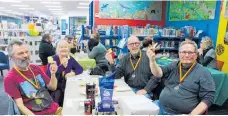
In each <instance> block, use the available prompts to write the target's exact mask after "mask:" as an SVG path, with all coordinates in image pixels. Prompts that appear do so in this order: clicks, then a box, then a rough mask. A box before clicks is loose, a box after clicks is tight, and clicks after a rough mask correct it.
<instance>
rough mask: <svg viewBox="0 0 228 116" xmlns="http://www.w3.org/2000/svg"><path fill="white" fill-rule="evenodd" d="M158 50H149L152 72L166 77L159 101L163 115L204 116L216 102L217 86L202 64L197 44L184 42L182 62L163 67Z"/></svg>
mask: <svg viewBox="0 0 228 116" xmlns="http://www.w3.org/2000/svg"><path fill="white" fill-rule="evenodd" d="M154 51H155V48H154V47H151V48H150V49H149V50H148V51H147V55H148V57H149V59H150V67H151V72H152V73H153V74H154V75H155V76H156V77H160V78H161V77H164V78H166V82H165V88H164V89H163V90H162V92H161V94H160V98H159V102H156V103H157V104H158V105H159V107H160V111H161V112H160V114H161V115H162V114H164V115H167V114H168V115H171V114H192V115H199V114H203V113H204V112H205V111H206V110H207V108H208V107H209V106H210V105H211V104H212V103H213V98H214V95H215V83H214V80H213V78H212V75H211V74H210V72H209V71H208V70H207V69H205V68H204V67H203V66H202V65H200V64H198V63H197V61H196V59H197V45H196V43H195V42H193V41H184V42H182V43H181V44H180V47H179V58H180V61H178V62H173V63H172V64H170V65H168V66H164V67H159V66H158V64H157V63H156V60H155V52H154Z"/></svg>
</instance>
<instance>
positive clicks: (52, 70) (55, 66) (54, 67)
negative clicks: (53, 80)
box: [50, 61, 58, 75]
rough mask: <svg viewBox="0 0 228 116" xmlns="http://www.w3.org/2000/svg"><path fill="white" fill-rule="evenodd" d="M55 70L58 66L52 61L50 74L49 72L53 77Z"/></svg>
mask: <svg viewBox="0 0 228 116" xmlns="http://www.w3.org/2000/svg"><path fill="white" fill-rule="evenodd" d="M57 70H58V66H57V64H56V61H53V62H52V63H51V64H50V72H51V75H55V73H56V72H57Z"/></svg>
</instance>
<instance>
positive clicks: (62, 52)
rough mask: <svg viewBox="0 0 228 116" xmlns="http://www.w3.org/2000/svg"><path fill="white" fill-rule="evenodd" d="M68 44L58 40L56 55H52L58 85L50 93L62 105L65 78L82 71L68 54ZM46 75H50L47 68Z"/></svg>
mask: <svg viewBox="0 0 228 116" xmlns="http://www.w3.org/2000/svg"><path fill="white" fill-rule="evenodd" d="M68 46H69V44H68V42H67V41H66V40H60V41H59V43H58V45H57V48H56V55H54V56H53V57H52V58H53V60H54V61H56V63H57V66H58V70H57V72H56V76H57V79H58V86H57V91H56V92H54V93H52V96H53V99H54V101H56V102H58V103H59V105H60V106H62V103H63V97H64V91H65V87H66V79H67V78H68V77H72V76H75V75H78V74H81V73H82V72H83V68H82V66H81V65H79V63H78V62H77V61H76V60H75V59H74V58H73V57H71V56H70V48H69V47H68ZM47 75H49V76H50V70H49V68H48V71H47Z"/></svg>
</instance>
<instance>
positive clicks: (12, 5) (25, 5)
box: [12, 4, 29, 7]
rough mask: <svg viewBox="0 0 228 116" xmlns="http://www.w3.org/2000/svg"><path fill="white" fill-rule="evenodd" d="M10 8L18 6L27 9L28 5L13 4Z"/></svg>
mask: <svg viewBox="0 0 228 116" xmlns="http://www.w3.org/2000/svg"><path fill="white" fill-rule="evenodd" d="M12 6H18V7H29V6H28V5H23V4H13V5H12Z"/></svg>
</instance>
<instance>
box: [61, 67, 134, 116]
mask: <svg viewBox="0 0 228 116" xmlns="http://www.w3.org/2000/svg"><path fill="white" fill-rule="evenodd" d="M88 77H90V78H91V80H92V81H94V82H95V81H97V82H98V78H99V76H94V75H93V76H92V75H88V73H87V72H86V71H84V72H83V74H80V75H77V76H75V77H71V78H68V79H67V83H66V89H65V97H64V105H63V112H62V113H63V115H84V106H83V104H84V100H85V99H86V96H85V95H84V94H82V93H81V92H82V89H83V88H84V87H82V86H80V81H82V80H83V79H86V78H87V79H88ZM97 86H99V85H97ZM115 86H117V87H116V90H114V92H113V99H114V100H117V99H118V98H119V97H124V96H136V94H135V93H134V92H133V91H132V90H131V88H130V87H129V86H128V85H127V84H126V83H125V82H124V80H123V79H117V80H115ZM117 88H119V90H118V89H117ZM99 101H100V96H99V95H98V96H97V97H96V104H97V103H98V102H99ZM115 107H116V110H117V113H118V114H122V112H121V111H120V110H119V108H118V106H115ZM93 114H94V111H93Z"/></svg>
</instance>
